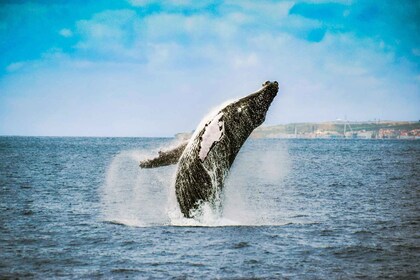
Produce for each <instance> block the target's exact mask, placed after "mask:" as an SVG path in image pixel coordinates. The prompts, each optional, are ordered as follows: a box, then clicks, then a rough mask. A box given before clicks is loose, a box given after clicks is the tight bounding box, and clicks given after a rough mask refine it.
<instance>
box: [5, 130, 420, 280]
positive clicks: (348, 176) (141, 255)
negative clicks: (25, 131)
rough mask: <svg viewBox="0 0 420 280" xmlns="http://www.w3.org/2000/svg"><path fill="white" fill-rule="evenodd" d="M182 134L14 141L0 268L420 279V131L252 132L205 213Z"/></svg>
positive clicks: (20, 274)
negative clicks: (187, 190)
mask: <svg viewBox="0 0 420 280" xmlns="http://www.w3.org/2000/svg"><path fill="white" fill-rule="evenodd" d="M174 142H175V140H174V139H171V138H87V137H85V138H77V137H0V278H24V279H27V278H29V279H32V278H36V279H45V278H89V279H91V278H106V279H108V278H117V279H119V278H135V279H226V278H227V279H240V278H245V279H249V278H254V279H278V278H280V279H357V278H364V279H384V278H391V279H419V278H420V273H419V271H420V269H419V265H418V264H419V263H420V141H403V140H350V139H336V140H321V139H314V140H304V139H292V140H285V139H261V140H252V139H251V140H248V141H247V142H246V143H245V145H244V147H243V148H242V150H241V151H240V153H239V154H238V157H237V159H236V161H235V163H234V165H233V166H232V169H231V173H230V174H229V177H228V180H227V182H226V185H225V188H224V190H223V194H222V196H221V198H220V201H219V202H220V207H219V208H218V209H216V210H215V209H213V208H211V207H209V206H208V205H204V206H203V207H202V208H201V210H200V211H201V212H200V213H199V214H197V218H196V219H194V220H192V219H185V218H183V217H182V216H181V215H180V214H179V209H178V208H177V204H176V199H175V197H174V189H173V181H174V174H175V171H176V166H168V167H162V168H157V169H147V170H146V169H140V168H139V167H138V164H139V161H140V160H141V159H145V158H147V157H150V156H153V155H155V154H156V153H157V151H158V150H159V149H161V148H165V147H166V148H167V147H170V146H171V145H174Z"/></svg>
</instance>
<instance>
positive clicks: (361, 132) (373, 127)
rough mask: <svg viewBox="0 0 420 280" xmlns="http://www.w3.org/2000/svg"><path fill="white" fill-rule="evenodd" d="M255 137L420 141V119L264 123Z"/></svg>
mask: <svg viewBox="0 0 420 280" xmlns="http://www.w3.org/2000/svg"><path fill="white" fill-rule="evenodd" d="M190 136H191V133H178V134H176V137H177V138H180V139H188V138H189V137H190ZM251 138H254V139H261V138H280V139H401V140H419V139H420V121H417V122H414V121H366V122H351V121H333V122H305V123H289V124H279V125H273V126H261V127H258V128H257V129H255V131H254V132H253V133H252V134H251Z"/></svg>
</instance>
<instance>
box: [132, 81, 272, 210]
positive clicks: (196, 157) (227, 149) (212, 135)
mask: <svg viewBox="0 0 420 280" xmlns="http://www.w3.org/2000/svg"><path fill="white" fill-rule="evenodd" d="M277 92H278V83H277V82H276V81H275V82H269V81H267V82H265V83H264V84H263V87H262V88H261V89H260V90H258V91H256V92H254V93H252V94H250V95H248V96H246V97H244V98H241V99H239V100H237V101H235V102H232V103H230V104H228V105H226V106H225V107H223V108H222V109H220V110H218V111H216V113H215V114H213V115H212V116H211V117H209V118H208V119H206V120H205V121H204V122H202V123H201V124H200V125H199V127H197V129H196V130H195V133H194V134H193V136H192V137H191V139H190V140H189V142H188V143H187V144H185V143H183V144H182V145H181V146H179V147H177V148H175V149H173V150H170V151H164V152H159V156H158V157H156V158H154V159H150V160H145V161H142V162H141V163H140V167H142V168H154V167H159V166H165V165H169V164H174V163H178V169H177V172H176V179H175V193H176V198H177V201H178V204H179V207H180V210H181V212H182V214H183V215H184V216H185V217H187V218H191V217H192V216H193V213H194V210H196V209H198V208H199V206H200V204H201V203H203V202H209V203H210V204H211V205H215V202H216V201H217V200H218V196H219V195H220V193H221V191H222V189H223V184H224V181H225V178H226V176H227V175H228V173H229V169H230V167H231V166H232V164H233V162H234V160H235V158H236V155H237V154H238V152H239V150H240V149H241V147H242V145H243V144H244V143H245V141H246V139H247V138H248V137H249V135H250V134H251V133H252V131H253V130H254V129H255V128H257V127H258V126H260V125H261V124H262V123H263V122H264V120H265V116H266V113H267V111H268V109H269V107H270V105H271V102H272V101H273V99H274V97H275V96H276V95H277Z"/></svg>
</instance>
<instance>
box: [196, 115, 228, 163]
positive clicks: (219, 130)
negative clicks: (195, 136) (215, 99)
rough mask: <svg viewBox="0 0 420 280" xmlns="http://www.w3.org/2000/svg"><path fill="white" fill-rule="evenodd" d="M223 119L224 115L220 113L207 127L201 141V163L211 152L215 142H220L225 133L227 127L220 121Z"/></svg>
mask: <svg viewBox="0 0 420 280" xmlns="http://www.w3.org/2000/svg"><path fill="white" fill-rule="evenodd" d="M222 117H223V113H219V114H218V115H217V116H216V117H215V118H213V120H212V121H211V122H210V123H209V124H208V125H207V126H206V130H205V131H204V134H203V136H202V139H201V144H200V153H199V157H200V160H201V161H204V160H205V159H206V157H207V154H208V153H209V152H210V148H211V147H212V146H213V144H214V143H215V142H218V141H219V140H220V138H221V137H222V135H223V133H224V132H225V125H224V123H223V121H221V120H220V119H221V118H222Z"/></svg>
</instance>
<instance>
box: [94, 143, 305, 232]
mask: <svg viewBox="0 0 420 280" xmlns="http://www.w3.org/2000/svg"><path fill="white" fill-rule="evenodd" d="M282 143H283V144H282ZM282 143H279V144H276V145H275V146H274V147H273V146H272V145H270V146H269V147H266V145H265V144H264V143H260V144H258V145H256V144H252V145H247V144H245V146H244V147H243V149H242V150H241V152H240V153H239V154H238V156H237V159H236V160H235V163H234V165H233V166H232V168H231V172H230V175H229V177H228V179H227V181H226V183H225V188H224V190H223V193H222V194H220V195H219V196H218V198H217V199H218V200H219V201H217V202H216V205H221V206H220V208H219V207H215V204H214V203H213V204H210V203H207V202H206V203H202V204H201V205H200V207H199V208H198V209H196V210H195V211H194V213H193V216H194V218H190V219H189V218H185V217H184V216H183V215H182V213H181V211H180V209H179V205H178V202H177V199H176V195H175V184H174V181H175V171H176V168H177V167H176V165H172V166H167V167H161V168H155V169H141V168H139V167H138V163H139V161H140V160H141V159H144V158H148V157H150V156H151V155H153V154H156V152H157V151H158V150H160V149H164V147H159V148H156V150H155V151H153V152H150V151H146V150H127V151H122V152H120V153H119V154H117V155H116V156H115V157H114V158H113V160H112V161H111V163H110V165H109V167H108V169H107V172H106V178H105V179H106V180H105V183H104V185H103V186H102V188H101V191H100V197H101V202H102V208H103V209H102V210H103V211H102V214H103V220H104V221H107V222H110V223H115V224H123V225H127V226H136V227H150V226H201V227H220V226H260V225H284V224H287V223H289V222H296V221H297V222H302V221H301V220H302V218H293V216H294V215H296V213H294V212H291V211H290V209H288V207H287V206H288V204H287V200H285V199H286V198H285V197H284V196H283V195H282V194H284V193H285V192H288V191H289V189H290V186H284V185H283V183H282V181H283V179H284V178H285V176H286V175H287V174H288V172H289V171H288V170H289V169H290V164H291V163H290V159H289V156H288V152H287V147H286V146H285V144H284V142H282ZM250 170H252V172H250ZM279 200H285V201H282V202H281V203H279ZM300 214H301V213H300Z"/></svg>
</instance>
